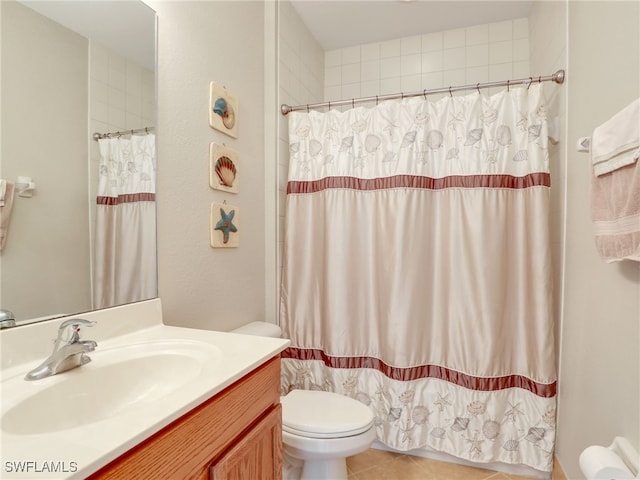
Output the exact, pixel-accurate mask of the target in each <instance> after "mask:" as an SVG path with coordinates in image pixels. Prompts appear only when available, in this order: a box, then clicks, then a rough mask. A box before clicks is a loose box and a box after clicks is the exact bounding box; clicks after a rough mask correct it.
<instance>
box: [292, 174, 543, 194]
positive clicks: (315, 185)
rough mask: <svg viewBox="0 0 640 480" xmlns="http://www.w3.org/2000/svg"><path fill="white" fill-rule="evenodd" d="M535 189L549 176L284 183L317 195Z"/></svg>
mask: <svg viewBox="0 0 640 480" xmlns="http://www.w3.org/2000/svg"><path fill="white" fill-rule="evenodd" d="M537 186H545V187H549V186H551V177H550V175H549V174H548V173H544V172H536V173H530V174H529V175H525V176H524V177H514V176H511V175H454V176H450V177H444V178H430V177H421V176H417V175H395V176H393V177H383V178H356V177H325V178H321V179H320V180H312V181H308V182H303V181H290V182H289V183H288V184H287V194H290V193H316V192H320V191H322V190H327V189H333V188H346V189H350V190H385V189H390V188H417V189H425V190H443V189H445V188H510V189H524V188H531V187H537Z"/></svg>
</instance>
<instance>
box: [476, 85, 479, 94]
mask: <svg viewBox="0 0 640 480" xmlns="http://www.w3.org/2000/svg"><path fill="white" fill-rule="evenodd" d="M476 90H478V95H480V84H479V83H476Z"/></svg>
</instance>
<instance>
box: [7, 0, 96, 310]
mask: <svg viewBox="0 0 640 480" xmlns="http://www.w3.org/2000/svg"><path fill="white" fill-rule="evenodd" d="M0 8H1V9H2V42H1V43H2V171H1V173H0V175H1V176H2V178H4V179H7V180H9V181H15V180H16V178H17V176H18V175H21V176H30V177H32V178H33V180H34V181H35V183H36V190H35V193H34V196H33V198H20V197H17V196H16V198H15V200H14V207H13V213H12V218H11V224H10V228H9V235H8V239H7V243H6V245H5V248H4V249H3V250H2V256H1V262H2V280H1V281H2V298H1V299H0V305H1V308H5V309H10V310H12V311H13V312H14V313H15V314H16V317H17V318H18V319H19V320H24V319H28V318H35V317H40V316H43V315H48V314H49V315H50V314H56V313H65V312H68V313H71V312H78V311H85V310H89V309H90V308H91V292H90V286H91V278H90V274H89V272H90V270H89V262H90V255H89V228H88V220H89V212H88V209H89V199H88V190H87V142H88V138H87V132H88V128H87V67H88V65H87V48H88V41H87V39H86V38H84V37H81V36H80V35H78V34H76V33H74V32H71V31H70V30H68V29H66V28H64V27H62V26H60V25H58V24H57V23H54V22H52V21H51V20H49V19H47V18H45V17H43V16H41V15H39V14H37V13H35V12H34V11H32V10H31V9H29V8H26V7H24V6H22V5H20V4H18V3H16V2H11V1H3V2H1V5H0ZM25 33H28V34H27V35H25ZM36 253H37V255H36ZM43 259H45V260H43Z"/></svg>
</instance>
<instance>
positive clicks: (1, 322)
mask: <svg viewBox="0 0 640 480" xmlns="http://www.w3.org/2000/svg"><path fill="white" fill-rule="evenodd" d="M15 326H16V316H15V315H14V314H13V313H12V312H10V311H9V310H0V328H9V327H15Z"/></svg>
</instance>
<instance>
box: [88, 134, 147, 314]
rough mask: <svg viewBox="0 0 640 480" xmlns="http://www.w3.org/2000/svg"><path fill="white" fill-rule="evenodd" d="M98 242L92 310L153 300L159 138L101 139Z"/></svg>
mask: <svg viewBox="0 0 640 480" xmlns="http://www.w3.org/2000/svg"><path fill="white" fill-rule="evenodd" d="M98 143H99V148H100V166H99V169H98V172H99V180H98V196H97V201H96V203H97V205H96V226H95V239H94V269H93V272H94V273H93V302H94V308H103V307H110V306H112V305H120V304H123V303H130V302H135V301H138V300H144V299H148V298H153V297H154V296H155V295H156V293H157V268H156V204H155V191H156V143H155V135H153V134H147V135H132V136H131V137H130V138H127V137H116V138H103V139H100V140H99V141H98Z"/></svg>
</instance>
